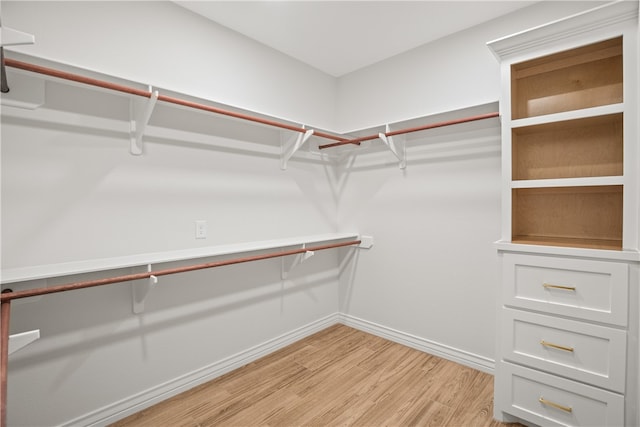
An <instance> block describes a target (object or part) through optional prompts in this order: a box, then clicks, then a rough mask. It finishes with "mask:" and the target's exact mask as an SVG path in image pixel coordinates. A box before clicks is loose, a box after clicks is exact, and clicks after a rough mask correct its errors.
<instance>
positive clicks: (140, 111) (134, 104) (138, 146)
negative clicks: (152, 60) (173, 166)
mask: <svg viewBox="0 0 640 427" xmlns="http://www.w3.org/2000/svg"><path fill="white" fill-rule="evenodd" d="M149 92H150V93H151V96H150V97H149V99H148V100H144V99H135V98H132V99H131V103H130V104H129V105H130V116H131V124H130V126H131V127H130V137H131V148H130V150H129V151H130V152H131V154H133V155H134V156H139V155H141V154H142V136H143V135H144V131H145V130H146V129H147V125H148V124H149V120H150V119H151V114H152V113H153V109H154V108H155V106H156V102H157V101H158V96H159V95H160V93H159V92H158V91H157V90H156V91H154V90H153V88H152V87H151V86H149Z"/></svg>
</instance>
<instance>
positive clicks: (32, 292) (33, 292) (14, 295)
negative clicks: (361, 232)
mask: <svg viewBox="0 0 640 427" xmlns="http://www.w3.org/2000/svg"><path fill="white" fill-rule="evenodd" d="M360 243H362V241H361V240H351V241H348V242H341V243H332V244H328V245H320V246H313V247H307V248H300V249H290V250H287V251H281V252H271V253H268V254H262V255H252V256H248V257H243V258H234V259H228V260H223V261H215V262H207V263H203V264H195V265H188V266H185V267H176V268H167V269H164V270H158V271H147V272H144V273H134V274H127V275H124V276H115V277H108V278H105V279H96V280H89V281H84V282H75V283H69V284H66V285H57V286H50V287H47V288H37V289H28V290H25V291H17V292H7V293H2V294H0V301H2V302H5V301H11V300H14V299H18V298H28V297H34V296H39V295H46V294H52V293H57V292H65V291H73V290H76V289H84V288H91V287H94V286H102V285H110V284H113V283H119V282H129V281H132V280H140V279H148V278H149V277H151V276H156V277H158V276H167V275H170V274H177V273H185V272H189V271H195V270H204V269H207V268H214V267H222V266H225V265H231V264H240V263H244V262H250V261H260V260H264V259H269V258H277V257H283V256H288V255H296V254H301V253H305V252H307V251H311V252H315V251H322V250H325V249H333V248H340V247H343V246H352V245H359V244H360Z"/></svg>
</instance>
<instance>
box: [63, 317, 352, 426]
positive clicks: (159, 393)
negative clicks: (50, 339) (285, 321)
mask: <svg viewBox="0 0 640 427" xmlns="http://www.w3.org/2000/svg"><path fill="white" fill-rule="evenodd" d="M338 322H339V315H338V313H334V314H330V315H328V316H326V317H324V318H322V319H319V320H316V321H314V322H311V323H309V324H307V325H305V326H302V327H300V328H297V329H295V330H293V331H290V332H287V333H285V334H283V335H280V336H279V337H276V338H273V339H271V340H268V341H265V342H264V343H262V344H258V345H257V346H254V347H251V348H249V349H247V350H244V351H242V352H240V353H237V354H234V355H233V356H230V357H227V358H225V359H222V360H219V361H217V362H215V363H212V364H211V365H208V366H205V367H203V368H200V369H197V370H195V371H193V372H190V373H188V374H185V375H182V376H180V377H178V378H175V379H173V380H170V381H167V382H165V383H164V384H160V385H158V386H156V387H152V388H149V389H147V390H144V391H142V392H140V393H138V394H136V395H134V396H130V397H127V398H126V399H122V400H120V401H118V402H115V403H112V404H110V405H107V406H104V407H102V408H100V409H98V410H96V411H93V412H90V413H88V414H85V415H82V416H80V417H77V418H75V419H73V420H70V421H67V422H65V423H63V424H60V426H69V427H70V426H78V425H83V426H91V427H102V426H107V425H109V424H111V423H114V422H116V421H118V420H120V419H122V418H125V417H127V416H129V415H132V414H135V413H136V412H139V411H142V410H143V409H145V408H148V407H150V406H152V405H155V404H156V403H160V402H161V401H163V400H166V399H169V398H170V397H173V396H176V395H178V394H180V393H182V392H184V391H187V390H189V389H191V388H193V387H196V386H198V385H200V384H204V383H206V382H207V381H211V380H213V379H215V378H217V377H219V376H221V375H224V374H226V373H227V372H231V371H233V370H234V369H237V368H240V367H241V366H244V365H246V364H248V363H251V362H253V361H255V360H258V359H260V358H261V357H264V356H266V355H268V354H270V353H273V352H274V351H276V350H279V349H281V348H284V347H286V346H288V345H290V344H293V343H294V342H296V341H299V340H301V339H303V338H305V337H307V336H309V335H312V334H314V333H316V332H319V331H321V330H323V329H326V328H328V327H329V326H332V325H335V324H337V323H338Z"/></svg>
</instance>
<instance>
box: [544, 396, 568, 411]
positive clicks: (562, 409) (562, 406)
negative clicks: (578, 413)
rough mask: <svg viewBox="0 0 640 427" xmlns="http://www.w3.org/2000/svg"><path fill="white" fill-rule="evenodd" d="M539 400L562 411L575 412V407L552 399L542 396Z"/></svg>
mask: <svg viewBox="0 0 640 427" xmlns="http://www.w3.org/2000/svg"><path fill="white" fill-rule="evenodd" d="M538 402H540V403H542V404H543V405H547V406H553V407H554V408H556V409H560V410H561V411H565V412H573V409H572V408H571V407H570V406H564V405H560V404H559V403H555V402H552V401H550V400H547V399H545V398H544V397H542V396H540V399H538Z"/></svg>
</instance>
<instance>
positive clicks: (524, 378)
mask: <svg viewBox="0 0 640 427" xmlns="http://www.w3.org/2000/svg"><path fill="white" fill-rule="evenodd" d="M501 369H504V375H501V376H500V378H501V381H503V384H501V386H502V387H506V388H507V396H508V399H509V402H508V407H507V408H506V409H505V411H506V412H508V413H510V414H512V415H515V416H517V417H520V418H522V419H524V420H527V421H530V422H533V423H535V424H538V425H544V426H548V425H557V426H598V427H603V426H622V425H624V397H623V396H622V395H619V394H616V393H612V392H610V391H606V390H602V389H598V388H595V387H591V386H588V385H584V384H579V383H576V382H573V381H570V380H566V379H563V378H558V377H556V376H554V375H550V374H545V373H542V372H539V371H534V370H532V369H528V368H523V367H521V366H516V365H512V364H510V363H505V362H503V363H502V366H501Z"/></svg>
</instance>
